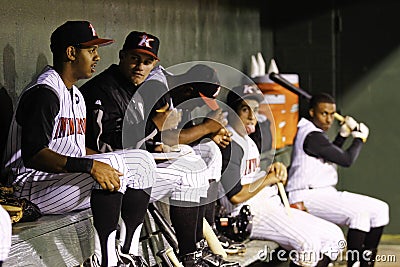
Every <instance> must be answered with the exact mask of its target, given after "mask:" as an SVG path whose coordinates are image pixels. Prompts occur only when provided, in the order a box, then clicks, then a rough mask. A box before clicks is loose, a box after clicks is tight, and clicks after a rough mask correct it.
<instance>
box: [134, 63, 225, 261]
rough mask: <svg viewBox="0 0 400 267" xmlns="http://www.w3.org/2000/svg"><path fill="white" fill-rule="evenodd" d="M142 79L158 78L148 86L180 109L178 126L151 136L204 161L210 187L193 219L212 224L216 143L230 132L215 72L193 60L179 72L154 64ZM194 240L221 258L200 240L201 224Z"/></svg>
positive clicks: (217, 157) (205, 254) (206, 255)
mask: <svg viewBox="0 0 400 267" xmlns="http://www.w3.org/2000/svg"><path fill="white" fill-rule="evenodd" d="M146 81H147V82H154V81H158V82H159V83H158V85H159V86H158V87H153V88H152V89H153V90H159V91H160V92H162V91H163V90H168V93H169V95H170V96H171V100H172V104H171V106H174V107H175V108H178V109H179V110H182V120H181V122H180V124H179V125H178V127H177V128H176V129H170V130H164V131H162V132H160V133H159V134H157V135H156V136H155V137H154V139H155V140H157V141H162V143H164V144H168V145H174V144H187V145H190V146H191V147H192V148H193V149H194V151H195V153H196V154H197V155H199V156H201V158H202V159H203V160H204V162H205V163H206V164H207V170H208V172H209V173H208V182H209V183H210V187H209V190H208V192H207V196H206V197H204V198H201V200H200V205H199V212H198V219H197V220H198V221H201V220H202V218H203V217H205V218H206V220H207V221H209V222H210V224H213V222H214V217H215V201H216V199H217V197H218V189H217V185H218V184H217V183H218V182H219V181H220V177H221V168H222V156H221V152H220V149H219V146H220V147H225V146H226V145H228V144H229V142H230V133H229V131H227V130H226V129H225V128H224V127H223V126H224V125H226V122H224V120H225V119H224V116H223V114H222V110H221V108H220V107H219V105H218V103H217V101H216V99H215V98H216V97H217V96H218V94H219V91H220V82H219V79H218V77H217V73H216V71H215V70H214V69H213V68H212V67H209V66H207V65H205V64H196V65H194V66H193V67H191V68H190V69H189V70H187V71H186V72H185V73H183V74H179V75H172V74H171V73H169V72H168V71H166V70H165V69H164V68H163V67H162V66H158V67H156V68H155V69H153V70H152V72H151V73H150V75H149V77H148V78H147V80H146ZM163 86H164V88H163ZM139 91H140V92H141V94H142V95H143V96H144V98H149V96H148V92H150V90H146V89H145V88H143V87H141V88H140V89H139ZM204 105H206V107H208V109H209V110H211V111H210V112H209V113H208V114H207V115H206V116H204V117H199V116H196V117H192V115H193V114H192V111H193V110H194V109H195V108H196V107H202V106H204ZM195 121H196V122H195ZM199 226H201V224H200V225H199ZM196 242H197V243H198V244H199V246H200V247H201V248H202V253H203V257H204V258H213V261H215V260H217V261H220V262H223V261H222V259H221V258H220V257H218V255H217V256H216V255H215V254H214V253H213V252H212V251H211V250H210V249H209V247H208V246H207V244H206V243H205V242H204V237H203V229H202V227H198V228H197V232H196ZM224 264H227V263H224Z"/></svg>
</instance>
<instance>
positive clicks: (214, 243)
mask: <svg viewBox="0 0 400 267" xmlns="http://www.w3.org/2000/svg"><path fill="white" fill-rule="evenodd" d="M203 235H204V238H205V239H206V240H207V244H208V246H209V247H210V249H211V251H212V252H214V254H217V255H221V256H222V258H224V259H226V258H227V257H228V254H226V251H225V250H224V248H223V247H222V245H221V243H220V242H219V240H218V237H217V236H216V235H215V233H214V231H213V229H212V228H211V226H210V225H209V224H208V222H207V220H206V219H205V218H203Z"/></svg>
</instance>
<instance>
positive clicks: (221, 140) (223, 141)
mask: <svg viewBox="0 0 400 267" xmlns="http://www.w3.org/2000/svg"><path fill="white" fill-rule="evenodd" d="M231 136H232V133H231V132H230V131H228V130H227V129H226V128H221V129H220V130H219V131H218V132H217V133H216V134H214V135H213V136H212V137H211V139H212V140H213V141H214V142H215V143H216V144H217V145H218V146H220V147H222V148H225V147H227V146H228V145H229V143H230V142H231V141H232V138H231Z"/></svg>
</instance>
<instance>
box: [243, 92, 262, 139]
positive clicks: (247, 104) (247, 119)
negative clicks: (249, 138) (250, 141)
mask: <svg viewBox="0 0 400 267" xmlns="http://www.w3.org/2000/svg"><path fill="white" fill-rule="evenodd" d="M259 107H260V105H259V104H258V102H257V101H256V100H253V99H247V100H245V101H242V103H241V104H240V105H239V107H238V110H237V114H238V116H239V119H240V121H241V122H242V124H243V126H244V127H245V129H246V131H247V133H248V134H249V133H250V132H249V131H250V129H254V126H256V124H257V117H256V115H257V114H258V110H259Z"/></svg>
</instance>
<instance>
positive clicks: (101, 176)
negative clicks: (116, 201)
mask: <svg viewBox="0 0 400 267" xmlns="http://www.w3.org/2000/svg"><path fill="white" fill-rule="evenodd" d="M90 174H91V175H92V177H93V178H94V179H95V180H96V181H97V182H98V183H99V184H100V186H101V188H103V189H104V190H109V191H111V192H116V191H118V190H119V188H120V181H119V176H122V175H124V174H123V173H121V172H119V171H118V170H116V169H114V168H113V167H111V166H110V165H108V164H107V163H104V162H101V161H98V160H94V161H93V167H92V170H91V172H90Z"/></svg>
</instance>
